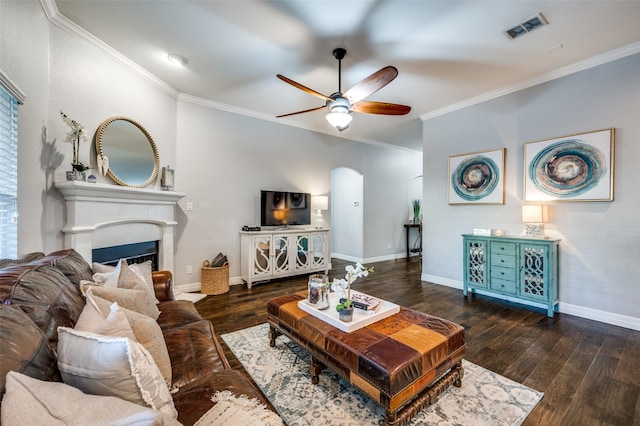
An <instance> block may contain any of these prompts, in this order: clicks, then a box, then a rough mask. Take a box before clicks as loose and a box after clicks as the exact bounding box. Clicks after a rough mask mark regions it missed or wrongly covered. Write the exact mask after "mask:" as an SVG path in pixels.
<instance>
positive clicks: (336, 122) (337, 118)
mask: <svg viewBox="0 0 640 426" xmlns="http://www.w3.org/2000/svg"><path fill="white" fill-rule="evenodd" d="M326 118H327V121H328V122H329V124H331V125H332V126H333V127H335V128H336V129H338V130H340V131H343V130H345V129H346V128H347V127H349V124H350V123H351V120H353V117H351V114H349V113H348V112H330V113H329V114H327V116H326Z"/></svg>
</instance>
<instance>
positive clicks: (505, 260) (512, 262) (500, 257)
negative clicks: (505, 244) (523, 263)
mask: <svg viewBox="0 0 640 426" xmlns="http://www.w3.org/2000/svg"><path fill="white" fill-rule="evenodd" d="M496 266H502V267H504V268H515V267H516V257H515V256H509V255H506V254H499V253H495V254H492V255H491V267H492V268H494V267H496Z"/></svg>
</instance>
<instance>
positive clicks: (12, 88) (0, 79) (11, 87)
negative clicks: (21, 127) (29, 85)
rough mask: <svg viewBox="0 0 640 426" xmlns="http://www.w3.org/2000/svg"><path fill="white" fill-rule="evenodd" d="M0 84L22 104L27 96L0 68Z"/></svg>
mask: <svg viewBox="0 0 640 426" xmlns="http://www.w3.org/2000/svg"><path fill="white" fill-rule="evenodd" d="M0 86H2V87H4V88H5V89H6V90H7V91H8V92H9V93H10V94H11V96H13V97H14V98H16V100H17V101H18V103H19V104H20V105H22V104H24V101H25V99H26V98H27V97H26V96H25V94H24V92H23V91H22V90H20V88H19V87H18V85H17V84H15V83H14V82H13V81H12V80H11V79H10V78H9V76H8V75H7V74H5V73H4V71H2V69H0Z"/></svg>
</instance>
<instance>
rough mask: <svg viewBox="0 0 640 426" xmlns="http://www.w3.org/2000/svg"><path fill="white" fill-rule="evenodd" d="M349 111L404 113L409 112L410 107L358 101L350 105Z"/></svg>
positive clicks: (386, 113)
mask: <svg viewBox="0 0 640 426" xmlns="http://www.w3.org/2000/svg"><path fill="white" fill-rule="evenodd" d="M351 111H355V112H364V113H365V114H384V115H405V114H409V111H411V107H410V106H406V105H400V104H390V103H387V102H371V101H360V102H358V103H357V104H355V105H353V106H352V107H351Z"/></svg>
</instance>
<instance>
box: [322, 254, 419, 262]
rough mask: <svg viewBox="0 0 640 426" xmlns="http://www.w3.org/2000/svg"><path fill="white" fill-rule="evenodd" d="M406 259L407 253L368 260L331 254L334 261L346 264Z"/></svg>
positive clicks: (369, 258)
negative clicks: (338, 260) (341, 261)
mask: <svg viewBox="0 0 640 426" xmlns="http://www.w3.org/2000/svg"><path fill="white" fill-rule="evenodd" d="M416 256H418V255H416ZM406 257H407V255H406V253H393V254H386V255H384V256H375V257H366V258H362V257H355V256H348V255H346V254H340V253H331V258H332V259H334V258H335V259H340V260H344V261H346V262H354V263H356V262H358V263H362V264H369V263H376V262H384V261H385V260H397V259H404V258H406Z"/></svg>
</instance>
